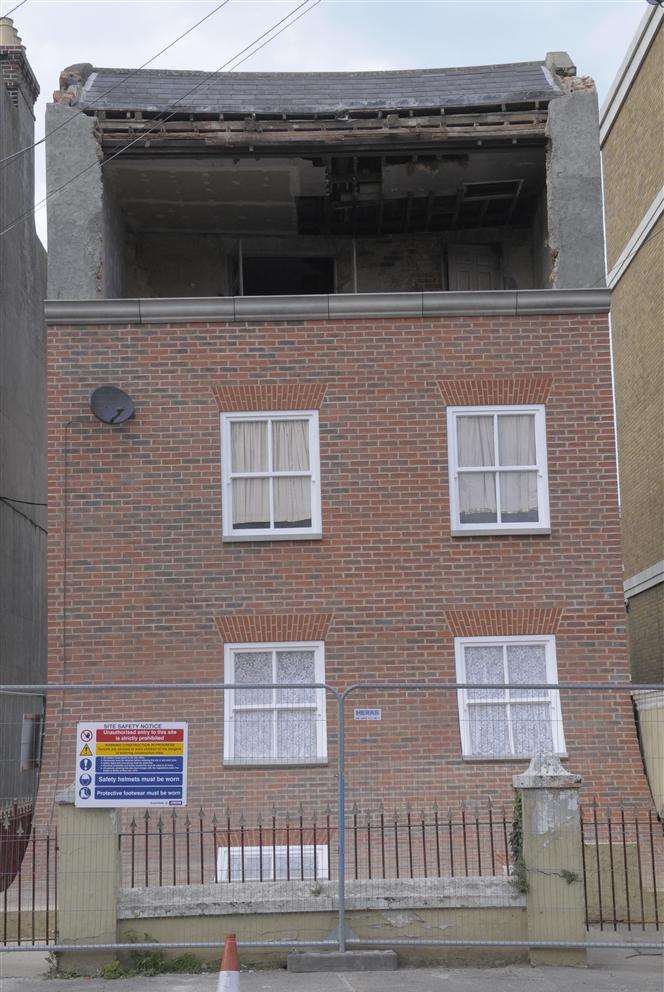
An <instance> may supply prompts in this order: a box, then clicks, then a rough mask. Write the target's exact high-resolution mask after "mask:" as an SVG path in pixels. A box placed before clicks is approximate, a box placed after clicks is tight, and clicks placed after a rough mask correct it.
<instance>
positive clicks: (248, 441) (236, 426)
mask: <svg viewBox="0 0 664 992" xmlns="http://www.w3.org/2000/svg"><path fill="white" fill-rule="evenodd" d="M267 464H268V463H267V421H265V420H257V421H254V420H246V421H245V420H234V421H232V422H231V468H232V471H233V472H267Z"/></svg>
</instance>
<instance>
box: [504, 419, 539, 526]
mask: <svg viewBox="0 0 664 992" xmlns="http://www.w3.org/2000/svg"><path fill="white" fill-rule="evenodd" d="M498 451H499V457H500V464H501V465H535V464H536V462H537V453H536V446H535V418H534V417H533V416H532V415H530V414H509V415H506V416H501V417H499V418H498ZM500 508H501V511H502V518H503V520H504V519H507V520H513V521H529V520H537V518H538V513H537V473H536V472H502V473H501V474H500Z"/></svg>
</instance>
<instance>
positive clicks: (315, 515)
mask: <svg viewBox="0 0 664 992" xmlns="http://www.w3.org/2000/svg"><path fill="white" fill-rule="evenodd" d="M273 420H306V421H308V423H309V469H308V471H301V472H288V471H286V472H275V471H273V469H272V432H271V426H270V425H271V422H272V421H273ZM242 421H245V422H246V421H252V422H257V421H264V422H267V424H268V468H267V470H266V471H265V472H232V471H231V424H233V423H237V422H242ZM298 475H299V476H308V477H310V479H311V527H274V526H273V525H271V526H270V527H257V528H255V529H253V530H249V529H247V528H242V529H241V530H240V529H234V528H233V495H232V489H233V487H232V480H233V479H235V478H244V479H251V478H256V479H259V478H267V479H275V478H279V477H287V478H289V477H293V476H298ZM221 513H222V532H223V540H224V541H292V540H293V539H299V540H316V539H318V538H321V537H322V536H323V534H322V525H321V505H320V447H319V423H318V410H283V411H282V410H271V411H262V410H261V411H254V412H252V413H247V412H243V413H222V414H221ZM273 514H274V500H273V486H272V484H270V519H271V520H272V519H273Z"/></svg>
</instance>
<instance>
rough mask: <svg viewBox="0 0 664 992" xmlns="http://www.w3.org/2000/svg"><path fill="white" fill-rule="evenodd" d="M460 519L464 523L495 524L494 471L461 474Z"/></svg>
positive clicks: (496, 515)
mask: <svg viewBox="0 0 664 992" xmlns="http://www.w3.org/2000/svg"><path fill="white" fill-rule="evenodd" d="M459 520H460V521H461V523H462V524H495V523H496V522H497V520H498V512H497V510H496V481H495V476H494V473H493V472H472V473H466V472H464V473H462V474H461V475H459Z"/></svg>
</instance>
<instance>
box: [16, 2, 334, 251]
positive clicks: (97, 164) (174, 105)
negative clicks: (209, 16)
mask: <svg viewBox="0 0 664 992" xmlns="http://www.w3.org/2000/svg"><path fill="white" fill-rule="evenodd" d="M320 3H322V0H314V2H313V3H310V0H302V3H299V4H298V5H297V6H296V7H294V8H293V9H292V10H291V11H290V12H289V13H288V14H286V15H285V16H284V17H282V18H280V19H279V20H278V21H276V22H275V23H274V24H273V25H272V27H270V28H268V29H267V31H264V32H263V33H262V34H260V35H259V36H258V37H257V38H254V40H253V41H252V42H250V43H249V44H248V45H245V47H244V48H241V49H240V51H239V52H236V53H235V55H233V56H232V57H231V58H230V59H227V60H226V62H224V63H222V65H220V66H219V67H218V68H217V69H213V70H212V72H209V73H206V75H204V76H203V78H202V79H200V80H199V81H198V83H196V85H195V86H192V87H191V89H189V90H187V92H186V93H183V94H182V96H181V97H179V98H178V99H177V100H176V101H175V103H172V104H171V105H170V107H169V111H170V113H169V114H168V115H167V116H166V117H158V118H156V119H155V121H154V123H153V124H152V126H151V127H149V128H147V129H146V130H145V131H142V132H141V133H140V134H139V135H137V136H136V137H135V138H134V139H133V140H132V141H129V142H127V144H126V145H123V146H122V147H121V148H119V149H118V150H117V151H116V152H114V153H113V155H109V157H108V158H105V159H103V160H102V161H101V162H99V161H97V160H95V161H94V162H91V163H90V164H89V165H87V166H86V167H85V168H84V169H81V170H80V172H77V173H75V174H74V175H73V176H70V177H69V179H68V180H67V181H66V182H64V183H62V184H61V185H60V186H56V187H55V189H52V190H49V192H48V193H47V194H46V196H44V197H43V198H42V199H41V200H39V202H38V203H36V204H35V205H34V206H33V207H31V208H30V209H28V210H26V211H24V213H22V214H21V215H20V216H19V217H17V218H15V220H13V221H12V222H11V223H10V224H8V226H7V227H5V228H4V229H3V230H1V231H0V237H4V235H5V234H9V232H10V231H13V230H14V228H16V227H18V226H19V224H21V223H23V221H24V220H26V218H28V217H30V216H32V215H33V214H34V213H36V211H37V210H39V209H40V208H41V207H43V206H44V204H45V203H46V202H47V201H48V200H50V198H51V197H52V196H55V195H56V194H57V193H60V192H62V190H63V189H66V187H67V186H69V185H71V183H73V182H75V181H76V180H77V179H79V178H80V177H81V176H83V175H85V174H86V173H87V172H89V171H90V170H91V169H96V168H99V169H101V168H103V167H104V166H105V165H107V164H108V163H109V162H112V161H113V159H115V158H117V157H118V156H119V155H122V154H123V153H124V152H126V151H127V149H128V148H131V147H132V145H135V144H137V143H138V142H139V141H142V140H144V138H145V137H146V136H147V135H148V134H151V133H152V132H153V131H156V130H157V129H158V128H159V127H161V125H162V124H165V123H166V122H167V121H169V120H171V119H172V118H173V117H175V115H176V114H177V112H178V110H177V107H178V105H179V104H181V103H182V101H183V100H185V99H186V98H187V97H188V96H191V94H192V93H194V92H195V91H196V90H198V89H200V87H201V86H204V85H205V83H207V82H209V81H210V79H212V78H213V77H214V76H216V75H218V73H220V72H222V71H223V70H224V69H227V68H228V66H230V65H231V64H232V63H236V65H233V66H232V68H231V69H230V70H229V71H230V72H232V71H233V69H235V68H236V67H237V66H238V65H241V64H242V62H246V61H247V59H248V58H250V56H252V55H254V54H255V53H256V52H259V51H260V50H261V49H262V48H265V46H266V45H267V44H269V43H270V42H272V41H274V39H275V38H277V37H279V35H280V34H282V33H283V32H284V31H285V30H286V29H287V28H290V27H292V25H293V24H295V22H296V21H299V20H300V18H301V17H304V15H305V14H308V13H309V12H310V11H312V10H313V9H314V7H317V6H318V5H319V4H320ZM303 7H304V8H306V9H305V10H302V8H303ZM298 11H300V13H299V14H298ZM294 14H297V16H296V17H294V16H293V15H294ZM284 22H287V23H284ZM281 25H284V26H283V27H281ZM279 27H281V30H279V31H275V29H276V28H279ZM272 32H275V33H274V34H273V33H272ZM266 35H271V37H268V38H267V40H266V41H265V42H264V43H263V44H262V45H258V47H255V46H256V45H257V43H258V42H259V41H262V39H263V38H265V37H266ZM249 49H252V51H250V52H249V54H248V55H247V56H246V57H245V58H242V59H241V58H240V56H241V55H244V53H245V52H247V51H248V50H249ZM238 59H239V61H237V60H238Z"/></svg>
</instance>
